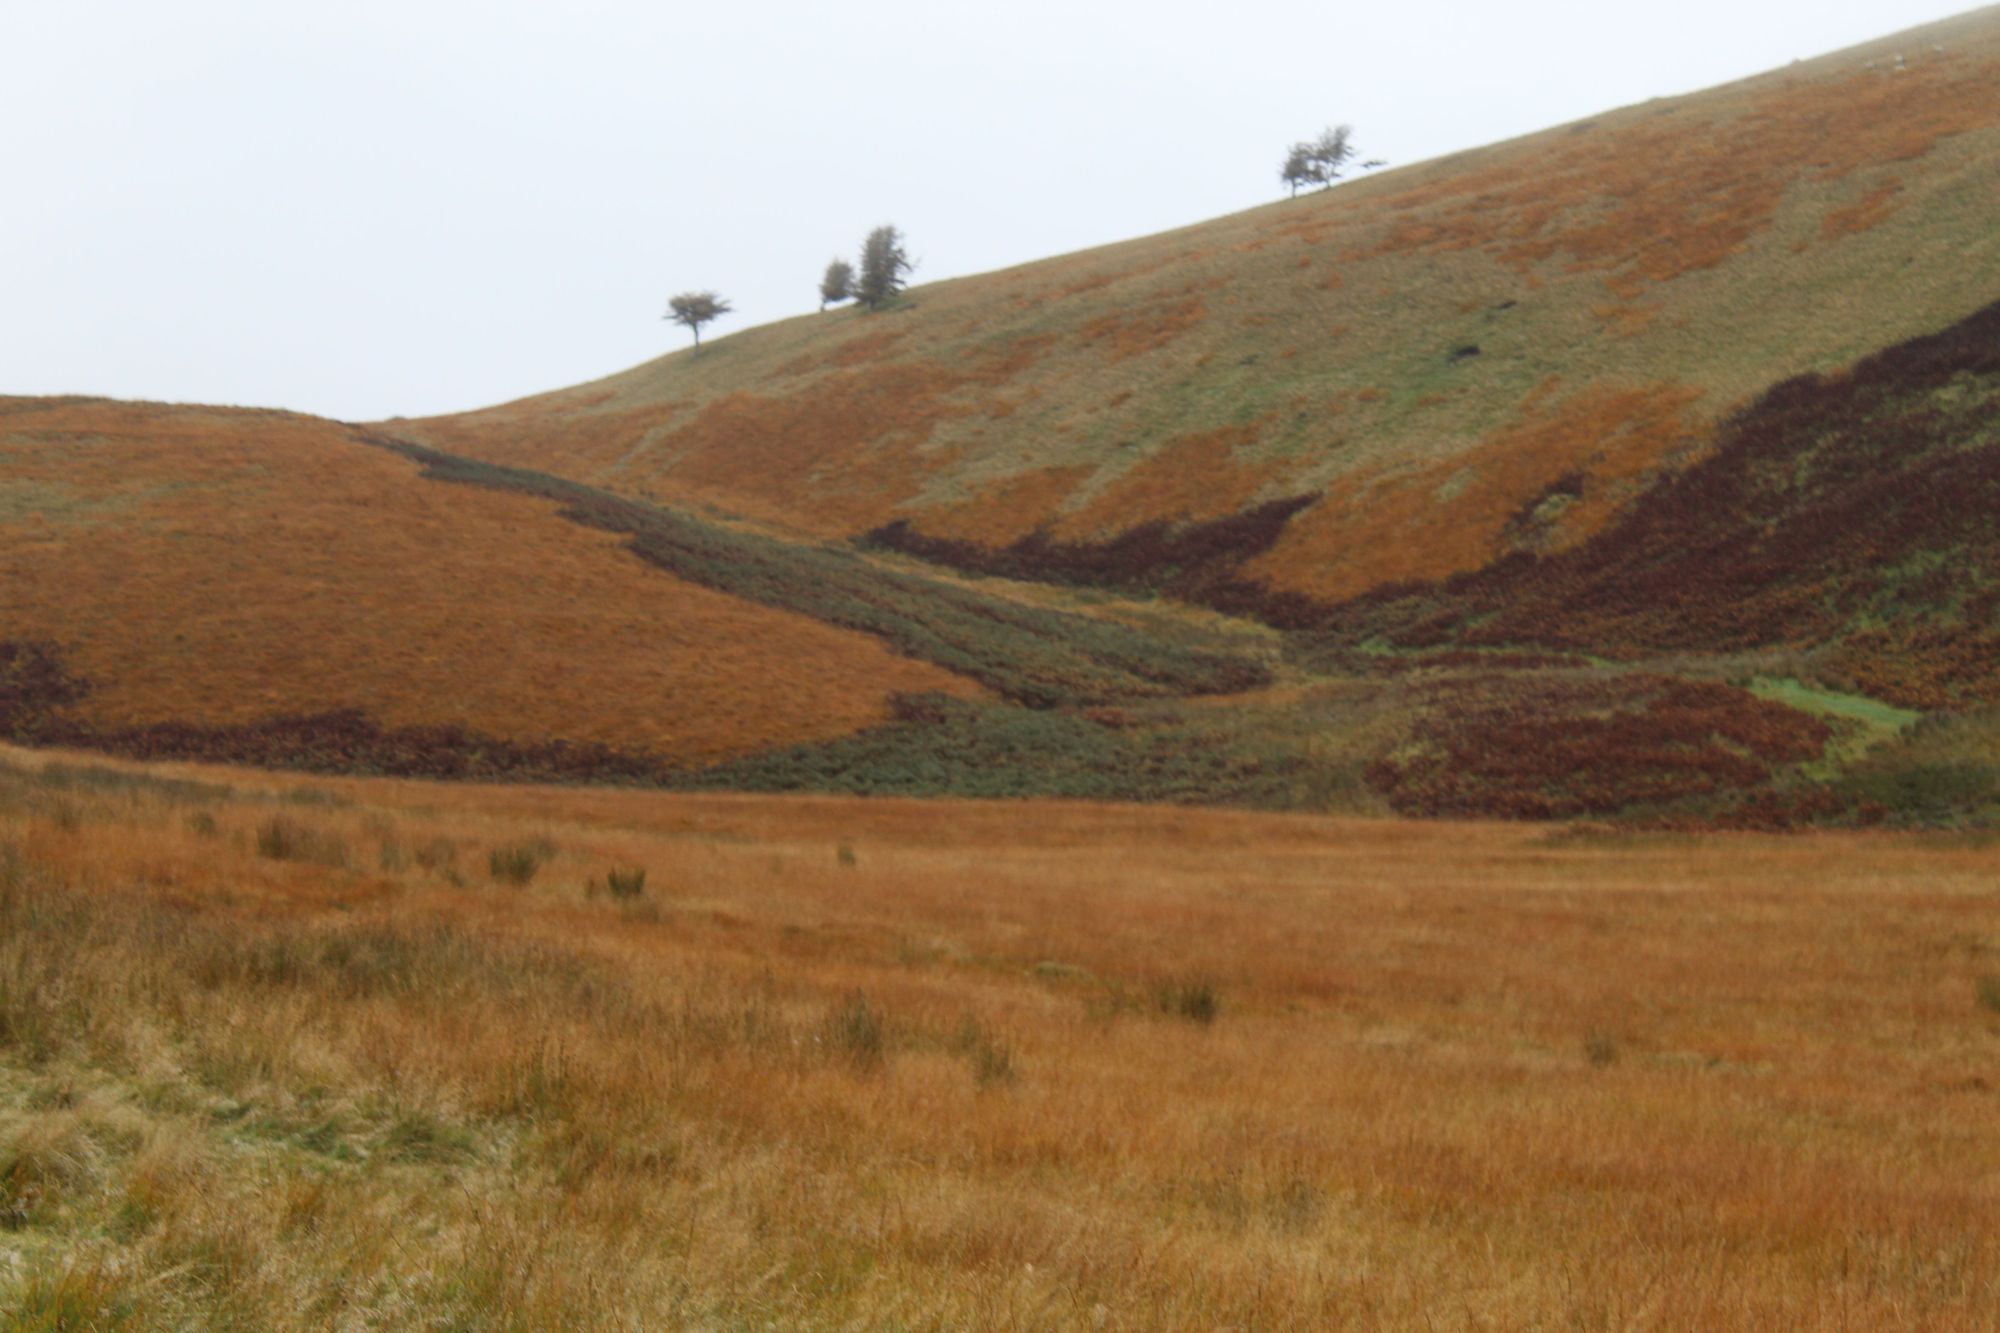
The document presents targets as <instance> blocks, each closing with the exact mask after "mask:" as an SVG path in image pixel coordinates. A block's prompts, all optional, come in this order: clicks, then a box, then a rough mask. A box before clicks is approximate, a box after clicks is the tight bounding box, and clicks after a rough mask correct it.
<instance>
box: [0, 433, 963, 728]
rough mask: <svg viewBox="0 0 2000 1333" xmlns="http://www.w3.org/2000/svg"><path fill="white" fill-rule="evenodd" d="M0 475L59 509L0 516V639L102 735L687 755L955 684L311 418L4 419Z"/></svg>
mask: <svg viewBox="0 0 2000 1333" xmlns="http://www.w3.org/2000/svg"><path fill="white" fill-rule="evenodd" d="M0 479H4V485H5V488H6V489H7V490H8V491H9V492H10V493H12V492H13V491H15V490H16V489H17V488H22V487H26V488H28V489H29V491H30V493H33V494H41V495H44V496H53V495H61V496H64V497H67V503H66V507H62V508H59V507H58V506H57V505H56V503H55V502H54V501H53V500H47V499H45V500H44V501H43V502H42V503H40V504H38V505H36V506H34V507H32V508H31V509H29V510H26V511H24V512H22V513H20V514H17V515H13V516H11V517H10V518H8V519H6V520H5V521H0V623H4V624H5V625H6V626H7V633H8V634H10V635H13V636H17V637H23V638H47V639H51V640H54V641H55V642H57V643H59V644H61V645H62V647H63V650H64V654H65V657H66V658H67V660H68V663H69V666H70V668H71V670H72V671H74V672H75V673H76V674H77V675H79V676H82V677H83V678H85V679H86V680H88V681H89V682H91V685H92V689H91V691H90V693H89V695H88V696H87V697H86V699H85V700H84V702H83V704H82V705H81V707H80V708H79V710H78V711H79V715H80V718H81V720H83V721H84V722H86V723H88V724H90V725H93V726H95V727H98V728H102V729H112V728H116V727H121V726H141V725H146V724H149V723H156V722H167V721H179V722H191V723H198V724H207V725H235V724H246V723H254V722H258V721H261V720H264V719H268V718H270V717H273V716H276V715H282V714H293V713H304V712H319V711H325V710H331V709H337V708H358V709H360V710H362V711H363V712H365V713H367V714H369V715H370V716H371V717H372V718H373V719H375V720H376V721H377V722H379V723H382V724H383V725H385V726H414V725H437V724H442V723H454V724H457V725H460V726H463V727H466V728H468V729H469V730H472V731H474V732H478V733H483V734H485V735H490V736H499V737H504V738H506V739H509V740H515V741H528V742H532V741H541V740H556V739H562V740H570V741H581V742H590V741H596V742H602V743H605V744H608V745H611V746H613V747H614V748H619V749H624V750H627V751H638V752H650V753H653V754H656V755H660V756H663V757H666V758H669V759H676V760H685V761H690V762H695V761H713V760H716V759H719V758H722V757H725V756H728V755H732V754H739V753H743V752H745V751H749V750H755V749H759V748H763V747H766V746H770V745H777V744H786V743H794V742H798V741H802V740H808V739H812V738H820V739H826V738H831V737H835V736H840V735H845V734H846V733H848V732H851V731H854V730H857V729H859V728H861V727H865V726H869V725H872V724H874V723H877V722H880V721H883V720H884V719H886V718H887V717H888V715H889V710H888V699H889V696H890V695H892V694H894V693H896V692H898V691H904V690H930V689H943V690H946V691H948V692H952V693H957V694H973V693H977V687H976V686H973V685H971V683H970V682H967V681H964V680H961V679H959V678H957V677H954V676H952V675H951V674H950V673H948V672H945V671H942V670H939V669H937V668H935V667H931V666H927V665H925V664H922V663H918V662H914V661H911V660H908V659H906V658H902V657H898V656H897V655H895V654H894V653H893V652H891V651H890V650H888V649H887V648H885V647H884V646H883V645H882V644H881V643H880V642H879V641H878V640H876V639H873V638H871V637H869V636H866V635H862V634H858V633H851V632H848V631H844V630H839V629H835V628H833V627H831V626H827V625H823V624H820V623H818V622H815V621H812V620H809V619H807V618H805V617H803V616H798V615H792V614H788V613H785V612H781V611H775V610H771V609H769V608H766V607H762V606H758V605H754V604H751V603H748V602H743V601H739V600H737V599H734V598H730V597H726V596H723V595H721V594H718V593H715V592H711V591H709V590H708V589H705V588H701V587H696V586H694V585H692V584H689V583H685V582H683V581H681V580H678V579H676V578H673V577H672V576H670V575H668V574H665V573H663V572H661V571H660V570H658V569H655V568H651V567H649V566H647V565H646V564H645V563H644V562H642V561H640V560H639V559H637V558H636V557H634V556H632V555H630V554H628V553H626V552H625V551H623V550H621V549H620V539H619V538H617V537H615V536H613V535H612V534H609V533H602V532H596V531H592V530H589V529H586V528H581V527H579V526H577V525H576V524H574V523H570V522H567V521H565V520H563V519H561V518H559V517H557V516H556V513H555V512H554V506H553V505H551V504H549V503H547V502H544V501H540V500H534V499H529V498H524V497H520V496H509V495H501V494H496V493H494V492H491V491H481V490H477V489H474V488H472V487H465V486H449V485H444V484H441V483H436V482H430V481H424V480H421V479H419V478H418V476H417V469H416V468H415V466H414V465H412V464H410V463H408V462H406V461H404V460H402V459H398V458H396V457H394V456H392V455H389V454H387V453H385V452H384V451H382V450H379V449H371V448H368V447H366V446H364V445H362V444H360V443H357V442H355V441H354V440H353V439H352V438H351V437H350V436H349V435H348V434H347V433H346V432H344V431H343V430H342V429H341V428H340V427H339V426H337V425H335V424H334V423H331V422H325V421H317V420H314V419H312V418H309V417H298V416H292V415H289V414H285V413H272V412H242V411H221V410H208V409H188V408H169V407H158V406H149V405H144V404H119V403H102V402H82V403H74V402H61V401H50V402H46V403H22V404H18V405H17V410H14V411H11V412H9V413H8V414H7V415H6V416H5V417H4V418H0ZM37 487H39V488H40V490H39V491H36V490H35V488H37ZM468 664H470V669H468ZM558 687H559V688H558Z"/></svg>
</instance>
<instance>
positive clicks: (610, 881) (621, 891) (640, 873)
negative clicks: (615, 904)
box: [604, 866, 646, 899]
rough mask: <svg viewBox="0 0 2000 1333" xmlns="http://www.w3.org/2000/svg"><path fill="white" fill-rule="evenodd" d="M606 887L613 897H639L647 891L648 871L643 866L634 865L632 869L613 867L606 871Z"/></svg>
mask: <svg viewBox="0 0 2000 1333" xmlns="http://www.w3.org/2000/svg"><path fill="white" fill-rule="evenodd" d="M604 888H605V890H606V892H608V893H610V895H611V896H612V897H613V898H626V899H630V898H638V897H642V896H644V894H645V892H646V871H645V868H644V867H643V866H633V867H632V868H631V869H630V870H617V869H612V870H609V871H606V872H605V875H604Z"/></svg>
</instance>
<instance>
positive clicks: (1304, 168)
mask: <svg viewBox="0 0 2000 1333" xmlns="http://www.w3.org/2000/svg"><path fill="white" fill-rule="evenodd" d="M1278 179H1279V180H1281V181H1283V182H1284V183H1285V184H1286V185H1288V186H1290V187H1291V191H1292V194H1291V197H1292V198H1294V199H1296V198H1298V197H1299V187H1300V186H1301V185H1310V184H1312V183H1313V180H1314V175H1313V164H1312V145H1311V144H1309V143H1295V144H1293V145H1292V148H1291V151H1290V152H1288V153H1286V154H1285V165H1284V166H1283V167H1281V168H1279V170H1278Z"/></svg>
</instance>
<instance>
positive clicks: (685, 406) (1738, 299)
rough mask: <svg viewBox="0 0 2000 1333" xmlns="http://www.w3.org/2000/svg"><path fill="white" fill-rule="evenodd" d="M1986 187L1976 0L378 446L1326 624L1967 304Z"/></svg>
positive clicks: (1536, 538) (1995, 140) (1994, 104)
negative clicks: (1773, 393)
mask: <svg viewBox="0 0 2000 1333" xmlns="http://www.w3.org/2000/svg"><path fill="white" fill-rule="evenodd" d="M1995 197H2000V10H1995V9H1988V10H1983V11H1981V12H1979V13H1977V14H1974V15H1970V16H1968V17H1966V18H1964V19H1960V20H1957V21H1954V22H1951V23H1947V24H1942V25H1937V26H1935V27H1932V28H1927V29H1923V30H1920V31H1917V32H1914V33H1909V34H1904V35H1903V36H1900V37H1897V38H1894V39H1890V40H1888V41H1885V42H1882V43H1878V44H1876V45H1875V46H1872V47H1869V48H1864V49H1861V50H1857V51H1852V52H1846V53H1842V54H1840V55H1837V56H1831V57H1826V58H1824V59H1820V60H1817V61H1813V62H1809V63H1802V64H1796V65H1793V66H1791V67H1789V68H1787V69H1785V70H1782V71H1778V72H1775V73H1772V74H1769V75H1766V76H1763V77H1761V78H1756V79H1752V80H1749V81H1746V82H1744V83H1740V84H1737V85H1733V86H1730V87H1727V88H1723V89H1719V90H1715V91H1712V92H1707V93H1702V94H1697V95H1694V96H1690V97H1682V98H1675V99H1664V100H1656V101H1653V102H1649V103H1645V104H1643V105H1640V106H1636V107H1630V108H1627V109H1625V110H1622V111H1618V112H1614V113H1611V114H1607V115H1604V116H1601V117H1599V118H1597V119H1595V120H1592V121H1588V122H1584V123H1580V124H1576V125H1571V126H1566V127H1563V128H1560V129H1557V130H1552V131H1549V132H1547V133H1544V134H1540V135H1537V136H1534V137H1531V138H1528V139H1523V140H1520V141H1516V142H1513V143H1509V144H1504V145H1500V146H1497V147H1494V148H1490V149H1485V150H1481V151H1479V152H1474V153H1467V154H1462V155H1459V156H1457V157H1454V158H1450V159H1446V160H1442V161H1437V162H1432V163H1427V164H1424V165H1422V166H1419V167H1415V168H1412V169H1409V170H1403V171H1396V172H1392V173H1388V174H1385V175H1383V176H1380V177H1375V178H1371V179H1363V180H1358V181H1355V182H1352V183H1349V184H1346V185H1343V186H1341V187H1339V188H1337V189H1335V190H1332V191H1328V192H1324V193H1319V194H1315V195H1312V196H1309V197H1304V198H1300V199H1297V200H1288V201H1285V202H1281V203H1276V204H1272V205H1270V206H1268V207H1265V208H1260V209H1256V210H1252V211H1250V212H1247V213H1243V214H1239V215H1236V216H1233V217H1228V218H1223V219H1220V220H1218V221H1215V222H1211V223H1207V224H1204V225H1201V226H1197V227H1191V228H1188V229H1186V230H1184V231H1179V232H1174V233H1171V234H1167V235H1163V236H1157V237H1152V238H1149V239H1146V240H1141V241H1135V242H1131V243H1128V244H1124V245H1117V246H1112V247H1108V248H1105V249H1102V250H1096V251H1091V252H1087V253H1083V254H1078V255H1072V256H1067V257H1064V258H1061V259H1056V260H1051V261H1048V262H1044V263H1038V264H1031V265H1027V266H1025V267H1022V268H1018V269H1013V270H1009V271H1006V272H1002V273H994V274H988V275H984V276H980V277H975V278H967V279H962V280H956V281H951V282H944V283H938V284H935V285H931V286H925V287H921V288H918V289H915V290H914V291H913V292H912V293H910V294H909V296H908V297H907V299H906V300H904V301H903V302H902V303H901V304H900V305H898V306H896V307H893V308H891V309H889V310H885V311H883V312H880V313H875V314H868V313H864V312H861V311H858V310H835V311H831V312H827V313H824V314H817V315H812V316H808V317H804V318H800V319H795V320H790V321H786V322H783V323H779V324H775V325H771V326H768V327H764V328H758V329H752V330H749V331H746V332H742V333H738V334H735V335H733V336H730V337H726V338H718V339H715V340H713V341H712V342H711V343H710V345H708V346H706V347H704V348H703V349H702V351H701V353H700V355H699V356H698V357H697V356H693V355H690V354H688V353H686V352H680V353H676V354H674V355H671V356H668V357H665V358H663V359H661V360H659V361H656V362H653V363H651V364H648V365H645V366H641V367H638V368H636V369H634V370H631V371H628V372H625V373H623V374H620V375H615V376H613V377H611V378H609V379H605V380H602V381H599V382H597V383H594V384H589V385H584V386H581V387H579V388H576V389H572V390H567V391H563V392H559V393H555V394H550V395H546V396H543V397H540V398H533V399H527V400H524V401H522V402H518V403H513V404H509V405H506V406H504V407H499V408H494V409H489V410H486V411H482V412H475V413H470V414H466V415H462V416H455V417H446V418H440V419H434V420H428V421H421V422H395V423H389V424H388V426H387V427H386V429H388V430H390V431H391V432H392V433H395V434H397V435H399V436H403V437H405V438H410V439H416V440H422V441H425V442H428V443H432V444H435V445H437V446H439V447H442V448H445V449H448V450H451V451H453V452H457V453H463V454H467V455H470V456H474V457H479V458H484V459H489V460H493V461H497V462H503V463H509V464H515V465H520V466H526V467H532V468H536V469H540V470H545V471H552V472H556V473H560V474H562V475H565V476H569V477H573V478H577V479H580V480H584V481H588V482H592V483H594V484H598V485H602V486H605V487H607V488H610V489H613V490H617V491H620V492H623V493H626V494H630V495H634V496H643V497H652V498H655V499H660V500H663V501H665V502H668V503H671V504H675V505H696V506H706V507H711V508H714V509H717V510H720V511H723V512H726V513H731V514H736V515H741V516H745V517H748V518H752V519H756V520H760V521H764V522H768V523H774V524H779V525H783V526H786V527H790V528H793V529H796V530H800V531H803V532H808V533H812V534H816V535H819V536H823V537H824V536H838V537H854V536H860V535H862V534H866V533H874V534H875V536H876V538H877V540H878V541H881V542H884V543H886V544H889V545H894V546H899V547H901V548H903V549H906V550H909V551H912V552H915V553H918V554H922V555H925V556H928V557H932V558H944V559H948V560H950V561H952V562H953V563H957V564H960V565H964V566H967V567H972V568H1001V569H1004V570H1006V571H1007V572H1009V573H1012V574H1017V575H1028V576H1040V577H1052V578H1063V579H1072V580H1078V581H1084V582H1092V583H1100V584H1111V585H1116V586H1124V587H1134V588H1141V587H1163V586H1164V587H1168V588H1170V589H1171V590H1172V591H1175V592H1177V593H1180V594H1182V595H1190V596H1195V597H1205V598H1208V599H1210V600H1217V601H1219V602H1220V604H1223V605H1229V606H1236V607H1243V606H1255V605H1257V603H1258V598H1260V597H1261V598H1262V599H1264V601H1265V602H1267V603H1272V604H1276V605H1289V604H1290V603H1289V601H1288V600H1287V599H1290V598H1303V599H1306V600H1307V601H1309V602H1310V603H1312V604H1327V603H1332V602H1337V601H1340V600H1343V599H1345V598H1348V597H1352V596H1356V595H1359V594H1362V593H1366V592H1368V591H1371V590H1373V589H1375V588H1377V587H1380V586H1382V585H1383V584H1385V583H1393V582H1397V581H1403V580H1411V579H1436V578H1442V577H1445V576H1448V575H1451V574H1454V573H1461V572H1466V571H1471V570H1475V569H1478V568H1480V567H1482V566H1484V565H1485V564H1487V563H1488V562H1490V561H1492V560H1494V559H1497V558H1499V557H1502V556H1504V555H1506V554H1508V553H1510V552H1516V551H1527V552H1551V551H1561V550H1565V549H1569V548H1572V547H1574V546H1576V545H1577V544H1578V543H1580V542H1582V541H1584V540H1586V539H1587V538H1588V537H1590V536H1591V535H1593V534H1594V533H1595V532H1597V531H1598V530H1600V529H1601V528H1602V527H1603V526H1604V525H1605V524H1606V523H1607V522H1608V521H1609V520H1610V519H1611V518H1612V516H1613V515H1615V514H1616V513H1618V512H1619V511H1620V510H1621V509H1622V508H1623V507H1624V506H1625V505H1627V504H1628V503H1629V502H1630V501H1631V500H1632V499H1633V498H1634V497H1636V496H1637V495H1639V494H1641V493H1642V492H1643V491H1644V490H1645V489H1646V488H1647V487H1648V486H1649V485H1650V484H1652V483H1653V482H1654V481H1655V480H1657V479H1659V478H1660V477H1662V476H1663V475H1667V474H1669V473H1671V472H1672V471H1674V470H1676V469H1678V468H1681V467H1684V466H1685V465H1687V464H1688V463H1690V462H1691V461H1694V460H1695V459H1698V458H1700V457H1702V456H1703V455H1704V454H1706V453H1707V452H1708V451H1709V450H1710V449H1711V448H1712V446H1713V431H1714V428H1715V427H1716V425H1717V424H1718V423H1719V422H1720V421H1721V420H1722V419H1723V418H1724V417H1725V416H1727V415H1728V414H1729V413H1730V412H1732V411H1733V410H1735V409H1736V408H1737V407H1739V406H1740V405H1741V404H1743V403H1745V402H1747V401H1748V400H1750V399H1751V398H1752V397H1754V396H1755V395H1757V394H1758V393H1760V392H1762V391H1763V390H1764V389H1766V388H1767V387H1769V386H1770V385H1772V384H1775V383H1777V382H1780V381H1782V380H1786V379H1789V378H1791V377H1793V376H1796V375H1800V374H1806V373H1828V372H1831V371H1833V370H1835V369H1836V368H1838V367H1840V366H1843V365H1845V364H1848V363H1850V362H1852V361H1854V360H1855V359H1857V358H1859V357H1861V356H1863V355H1866V354H1868V353H1870V352H1873V351H1875V350H1877V349H1879V348H1883V347H1887V346H1890V345H1893V344H1896V343H1899V342H1902V341H1904V340H1906V339H1909V338H1912V337H1915V336H1919V335H1923V334H1929V333H1933V332H1936V331H1937V330H1940V329H1942V328H1945V327H1947V326H1949V325H1951V324H1953V323H1955V322H1956V321H1958V320H1961V319H1963V318H1965V317H1966V316H1967V315H1969V314H1971V313H1972V312H1973V311H1975V310H1977V309H1979V308H1980V307H1982V306H1984V305H1985V304H1987V303H1989V302H1991V301H1993V300H1995V299H1996V298H2000V229H1996V228H1995V227H1994V226H1993V225H1992V200H1993V199H1994V198H1995ZM1218 521H1226V522H1227V523H1229V524H1233V525H1234V526H1233V527H1229V528H1226V529H1225V530H1223V531H1221V532H1219V533H1218V532H1215V531H1213V530H1211V529H1210V528H1207V527H1204V526H1203V525H1210V524H1215V523H1217V522H1218Z"/></svg>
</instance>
